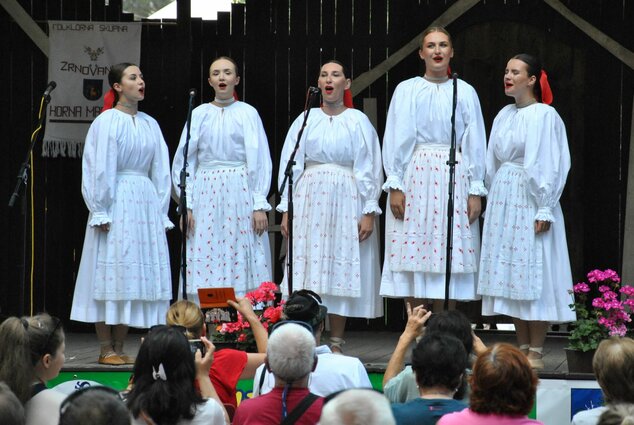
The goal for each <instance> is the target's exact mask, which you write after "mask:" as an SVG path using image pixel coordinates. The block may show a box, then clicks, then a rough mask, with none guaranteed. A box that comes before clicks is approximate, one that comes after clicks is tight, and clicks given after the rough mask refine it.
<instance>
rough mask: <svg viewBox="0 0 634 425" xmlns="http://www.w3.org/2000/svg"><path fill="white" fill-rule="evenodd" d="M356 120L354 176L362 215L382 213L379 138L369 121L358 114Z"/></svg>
mask: <svg viewBox="0 0 634 425" xmlns="http://www.w3.org/2000/svg"><path fill="white" fill-rule="evenodd" d="M357 115H358V120H355V122H354V128H353V134H352V136H353V137H354V138H355V139H357V140H356V141H355V142H356V143H355V147H356V148H357V149H356V151H355V158H354V165H353V168H354V176H355V180H356V182H357V188H358V190H359V194H360V195H361V198H362V199H363V211H362V212H363V214H375V215H379V214H381V213H382V211H381V208H379V197H380V196H381V185H382V184H383V169H382V164H381V147H380V146H379V136H378V135H377V134H376V130H375V129H374V127H373V126H372V124H371V123H370V120H368V118H367V117H366V116H365V115H364V114H363V113H362V112H359V113H358V114H357Z"/></svg>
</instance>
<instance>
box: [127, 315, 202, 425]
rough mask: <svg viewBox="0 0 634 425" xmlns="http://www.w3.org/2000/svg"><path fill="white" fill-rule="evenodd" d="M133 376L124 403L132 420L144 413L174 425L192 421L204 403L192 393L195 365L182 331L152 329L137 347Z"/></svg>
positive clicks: (193, 390) (167, 327) (175, 329)
mask: <svg viewBox="0 0 634 425" xmlns="http://www.w3.org/2000/svg"><path fill="white" fill-rule="evenodd" d="M133 373H134V386H133V387H132V390H131V391H130V393H129V394H128V399H127V403H128V408H129V409H130V411H131V412H132V415H133V416H134V417H135V418H139V417H140V416H141V415H142V414H144V415H147V416H149V417H150V418H152V419H153V420H154V421H156V420H158V419H160V421H161V423H164V424H175V423H177V422H178V421H179V420H181V419H192V418H193V417H194V415H195V413H196V406H197V405H199V404H202V403H203V402H204V401H203V399H202V397H201V396H200V395H199V394H198V393H197V392H196V390H195V386H194V380H195V379H196V365H195V363H194V356H192V353H191V349H190V345H189V341H188V340H187V337H186V336H185V334H184V333H183V332H182V329H178V328H175V327H170V326H157V327H154V328H152V329H151V330H150V332H149V333H148V335H147V337H146V338H145V339H144V341H143V343H142V344H141V347H140V348H139V354H138V355H137V358H136V362H135V363H134V369H133Z"/></svg>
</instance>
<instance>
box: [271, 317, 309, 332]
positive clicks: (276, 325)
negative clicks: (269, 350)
mask: <svg viewBox="0 0 634 425" xmlns="http://www.w3.org/2000/svg"><path fill="white" fill-rule="evenodd" d="M290 323H293V324H295V325H299V326H301V327H302V328H304V329H306V330H307V331H308V332H310V334H311V335H312V334H313V327H312V326H310V325H309V324H308V323H306V322H302V321H299V320H282V321H281V322H277V323H276V324H275V325H273V327H272V328H271V334H272V333H273V332H275V330H276V329H279V328H281V327H282V326H284V325H288V324H290Z"/></svg>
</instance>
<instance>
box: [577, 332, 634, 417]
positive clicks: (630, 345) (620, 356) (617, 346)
mask: <svg viewBox="0 0 634 425" xmlns="http://www.w3.org/2000/svg"><path fill="white" fill-rule="evenodd" d="M592 369H593V370H594V375H595V376H596V378H597V381H598V382H599V386H600V387H601V390H602V391H603V399H604V402H605V403H606V404H611V403H634V340H633V339H631V338H619V337H612V338H610V339H605V340H603V341H601V343H600V344H599V347H598V348H597V351H596V353H595V354H594V358H593V359H592ZM607 409H608V408H607V407H606V406H601V407H597V408H594V409H590V410H584V411H581V412H579V413H577V414H576V415H575V416H574V417H573V418H572V424H573V425H596V424H597V422H598V421H599V416H601V414H602V413H603V412H605V411H606V410H607Z"/></svg>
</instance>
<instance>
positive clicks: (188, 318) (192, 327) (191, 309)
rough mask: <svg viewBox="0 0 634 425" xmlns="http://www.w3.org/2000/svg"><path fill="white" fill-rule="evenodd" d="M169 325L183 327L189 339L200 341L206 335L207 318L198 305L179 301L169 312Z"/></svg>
mask: <svg viewBox="0 0 634 425" xmlns="http://www.w3.org/2000/svg"><path fill="white" fill-rule="evenodd" d="M167 324H168V325H170V326H182V327H184V328H185V330H186V333H185V335H186V336H187V338H188V339H198V338H200V337H201V335H204V327H205V316H204V315H203V312H202V311H201V310H200V307H198V305H197V304H196V303H193V302H191V301H188V300H179V301H176V302H175V303H174V304H172V305H171V306H170V308H169V310H168V311H167Z"/></svg>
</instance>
